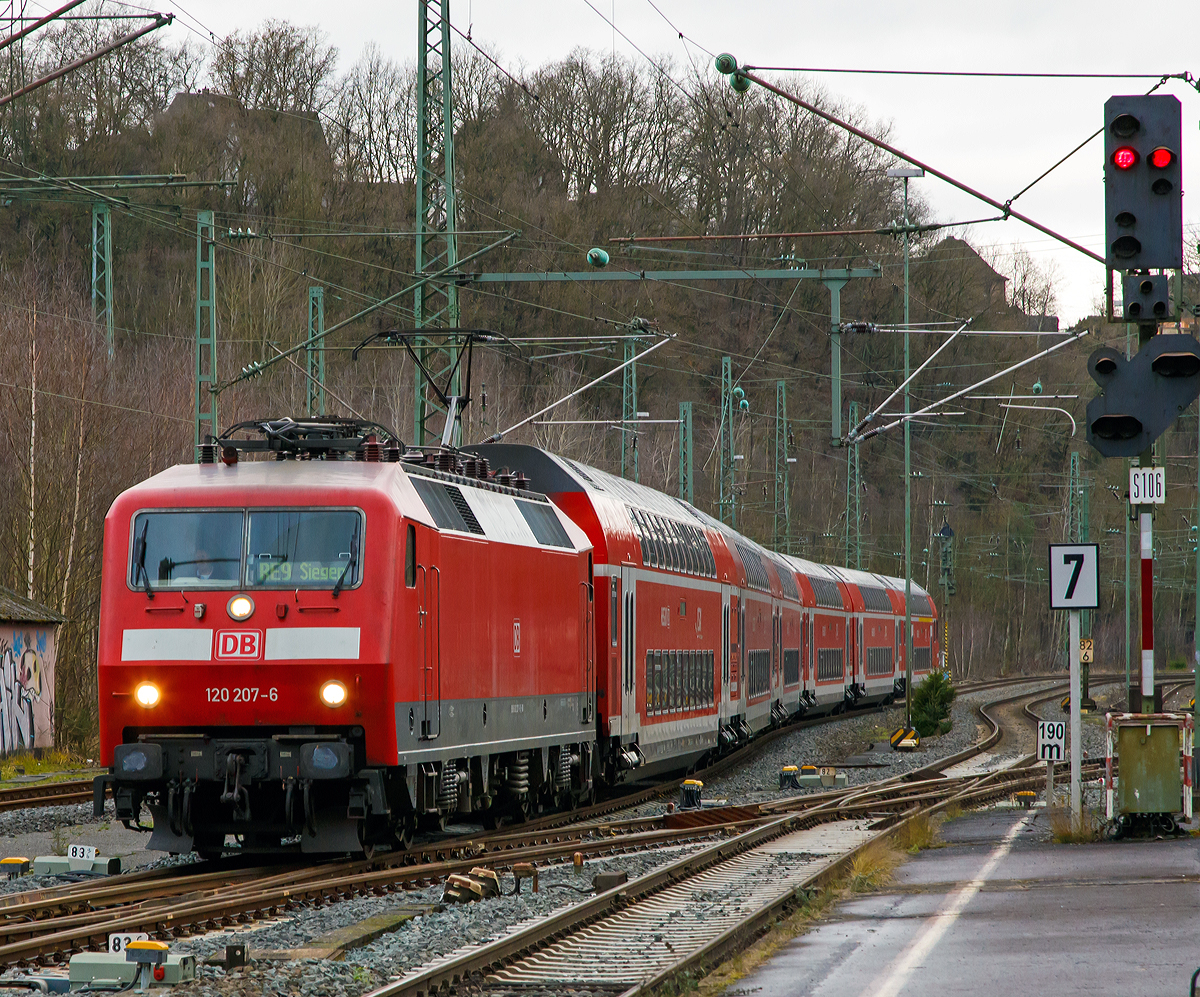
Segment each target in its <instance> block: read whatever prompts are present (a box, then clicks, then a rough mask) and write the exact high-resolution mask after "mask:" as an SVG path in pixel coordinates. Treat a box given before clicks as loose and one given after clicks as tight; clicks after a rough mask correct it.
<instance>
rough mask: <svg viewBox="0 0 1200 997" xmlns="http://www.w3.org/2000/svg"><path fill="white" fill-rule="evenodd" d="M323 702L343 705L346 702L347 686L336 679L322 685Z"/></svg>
mask: <svg viewBox="0 0 1200 997" xmlns="http://www.w3.org/2000/svg"><path fill="white" fill-rule="evenodd" d="M321 702H322V703H324V704H325V705H326V706H341V705H342V704H343V703H344V702H346V687H345V686H344V685H342V683H341V682H338V681H336V680H334V681H332V682H326V683H325V684H324V685H323V686H321Z"/></svg>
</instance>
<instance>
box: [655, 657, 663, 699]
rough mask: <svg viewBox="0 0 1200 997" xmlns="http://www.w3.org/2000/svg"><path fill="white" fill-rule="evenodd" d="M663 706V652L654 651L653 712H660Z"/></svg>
mask: <svg viewBox="0 0 1200 997" xmlns="http://www.w3.org/2000/svg"><path fill="white" fill-rule="evenodd" d="M662 708H663V653H662V651H655V652H654V712H655V713H661V712H662Z"/></svg>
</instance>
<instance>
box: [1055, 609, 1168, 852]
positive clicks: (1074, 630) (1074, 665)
mask: <svg viewBox="0 0 1200 997" xmlns="http://www.w3.org/2000/svg"><path fill="white" fill-rule="evenodd" d="M1069 627H1070V637H1071V639H1070V642H1069V644H1068V646H1069V647H1070V648H1071V820H1072V821H1073V822H1074V824H1075V827H1076V828H1078V827H1081V826H1082V824H1083V787H1082V786H1081V785H1080V781H1079V759H1080V755H1081V752H1082V748H1081V746H1080V724H1081V722H1082V721H1081V715H1080V710H1079V707H1080V701H1079V697H1080V681H1079V610H1078V609H1072V610H1071V616H1070V623H1069ZM1151 695H1153V687H1152V688H1151Z"/></svg>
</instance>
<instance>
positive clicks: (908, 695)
mask: <svg viewBox="0 0 1200 997" xmlns="http://www.w3.org/2000/svg"><path fill="white" fill-rule="evenodd" d="M887 175H888V176H889V177H892V178H893V179H896V180H903V181H904V415H905V416H906V418H905V420H904V724H905V726H909V725H911V724H912V683H913V675H912V659H913V634H912V425H911V424H910V422H909V420H908V418H907V416H908V414H909V413H910V412H911V411H912V407H911V406H912V399H911V396H910V395H909V391H908V378H909V352H908V324H909V322H908V181H909V180H911V179H913V178H916V177H923V176H924V175H925V171H924V170H922V169H919V168H918V167H915V166H893V167H892V168H891V169H889V170H888V171H887Z"/></svg>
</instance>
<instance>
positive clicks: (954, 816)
mask: <svg viewBox="0 0 1200 997" xmlns="http://www.w3.org/2000/svg"><path fill="white" fill-rule="evenodd" d="M962 815H963V808H962V806H961V805H960V804H958V803H951V804H950V805H949V806H948V807H946V808H945V809H943V810H940V811H939V812H938V816H939V817H941V819H942V820H943V821H948V820H958V818H959V817H961V816H962Z"/></svg>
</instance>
